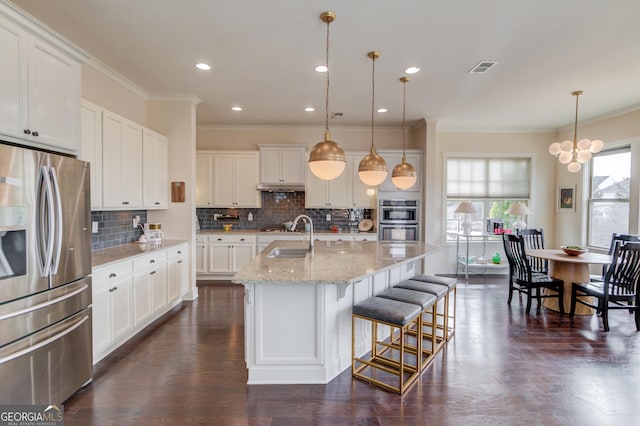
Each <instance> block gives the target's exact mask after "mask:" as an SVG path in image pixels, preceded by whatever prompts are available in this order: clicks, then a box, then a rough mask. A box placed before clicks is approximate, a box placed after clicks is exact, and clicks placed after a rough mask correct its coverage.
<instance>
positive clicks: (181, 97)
mask: <svg viewBox="0 0 640 426" xmlns="http://www.w3.org/2000/svg"><path fill="white" fill-rule="evenodd" d="M147 100H149V101H169V102H190V103H191V104H193V105H198V104H199V103H201V102H202V99H200V97H199V96H198V95H195V94H192V93H152V94H150V95H149V96H148V98H147Z"/></svg>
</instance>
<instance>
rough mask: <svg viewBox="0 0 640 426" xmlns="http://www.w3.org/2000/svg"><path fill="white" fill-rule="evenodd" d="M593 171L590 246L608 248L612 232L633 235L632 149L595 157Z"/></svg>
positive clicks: (602, 153) (591, 181)
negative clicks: (631, 208) (631, 199)
mask: <svg viewBox="0 0 640 426" xmlns="http://www.w3.org/2000/svg"><path fill="white" fill-rule="evenodd" d="M590 169H591V176H590V178H591V179H590V196H589V223H588V228H589V233H588V244H589V245H590V246H595V247H602V248H607V249H608V248H609V244H610V242H611V234H612V233H614V232H617V233H627V232H629V190H630V183H631V149H630V147H625V148H619V149H614V150H608V151H602V152H600V153H598V154H594V155H593V158H592V159H591V167H590Z"/></svg>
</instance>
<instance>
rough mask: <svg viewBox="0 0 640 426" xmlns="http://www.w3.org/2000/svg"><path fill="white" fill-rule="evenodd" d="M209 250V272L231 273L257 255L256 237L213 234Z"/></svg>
mask: <svg viewBox="0 0 640 426" xmlns="http://www.w3.org/2000/svg"><path fill="white" fill-rule="evenodd" d="M207 250H208V256H209V259H208V260H209V270H208V271H207V272H209V273H212V274H216V273H218V274H219V273H223V274H230V273H234V272H238V271H239V270H241V269H242V268H244V267H245V266H246V265H247V264H248V263H249V262H251V259H253V257H254V256H255V255H256V239H255V236H253V235H215V236H213V235H212V236H210V237H209V245H208V247H207Z"/></svg>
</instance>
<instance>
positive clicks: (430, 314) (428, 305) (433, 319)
mask: <svg viewBox="0 0 640 426" xmlns="http://www.w3.org/2000/svg"><path fill="white" fill-rule="evenodd" d="M377 296H378V297H383V298H386V299H392V300H398V301H400V302H406V303H413V304H416V305H420V306H421V307H422V324H423V326H422V328H419V329H415V330H414V329H410V330H409V331H408V333H411V334H412V335H415V337H416V339H420V340H421V341H422V361H421V362H422V370H424V369H425V368H426V367H427V366H428V365H429V363H430V362H431V361H432V360H433V356H434V355H435V354H436V351H437V341H436V330H435V329H433V324H437V316H436V312H437V311H436V307H437V300H438V298H437V296H436V295H435V294H431V293H425V292H423V291H415V290H408V289H406V288H398V287H392V288H389V289H386V290H384V291H383V292H382V293H379V294H378V295H377ZM426 324H431V328H428V326H427V325H426ZM425 331H426V333H425ZM392 341H393V340H392Z"/></svg>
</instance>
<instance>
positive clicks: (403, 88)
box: [402, 77, 409, 163]
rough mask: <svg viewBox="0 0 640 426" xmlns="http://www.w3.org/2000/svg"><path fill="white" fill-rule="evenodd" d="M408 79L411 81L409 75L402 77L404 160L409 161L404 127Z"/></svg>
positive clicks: (404, 161)
mask: <svg viewBox="0 0 640 426" xmlns="http://www.w3.org/2000/svg"><path fill="white" fill-rule="evenodd" d="M407 81H409V78H408V77H404V78H402V162H403V163H406V162H407V154H406V152H405V145H406V141H407V139H406V137H405V135H404V127H405V110H406V108H407Z"/></svg>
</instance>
